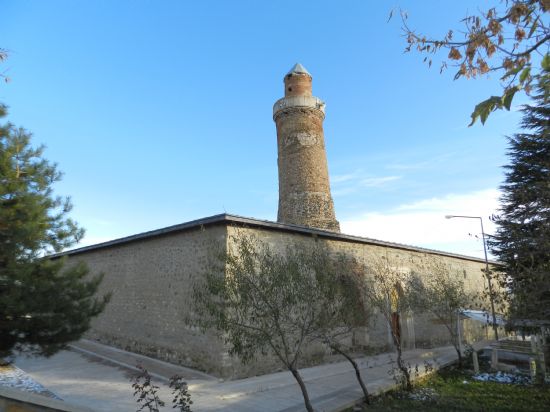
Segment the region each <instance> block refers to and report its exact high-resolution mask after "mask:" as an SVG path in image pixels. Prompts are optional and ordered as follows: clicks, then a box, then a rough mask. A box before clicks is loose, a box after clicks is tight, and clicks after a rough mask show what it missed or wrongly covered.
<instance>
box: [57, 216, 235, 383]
mask: <svg viewBox="0 0 550 412" xmlns="http://www.w3.org/2000/svg"><path fill="white" fill-rule="evenodd" d="M225 241H226V230H225V227H223V226H213V227H209V228H208V229H201V228H196V229H194V230H188V231H183V232H178V233H169V234H166V235H162V236H157V237H152V238H145V239H141V240H139V241H133V242H128V243H121V244H118V245H115V246H109V247H106V248H97V249H92V250H89V251H86V252H83V253H77V254H74V255H72V256H69V261H68V264H71V262H73V261H74V260H82V261H84V262H86V263H87V264H88V267H89V268H90V270H91V273H93V274H97V273H104V274H105V277H104V279H103V282H102V284H101V285H100V291H99V294H105V293H108V292H110V293H111V294H112V297H111V301H110V302H109V304H108V305H107V307H106V308H105V311H104V312H103V313H102V314H101V315H100V316H98V317H97V318H95V319H94V320H93V321H92V326H91V330H90V331H89V332H88V333H87V335H86V337H87V338H89V339H94V340H97V341H99V342H101V343H104V344H107V345H113V346H115V347H118V348H121V349H124V350H128V351H133V352H137V353H141V354H143V355H147V356H152V357H155V358H158V359H162V360H165V361H168V362H173V363H177V364H181V365H186V366H190V367H194V368H198V369H200V370H203V371H205V372H207V373H212V374H215V375H223V374H224V372H223V368H224V365H225V360H224V357H223V353H224V350H223V345H222V343H221V342H220V341H219V340H218V339H217V338H216V337H215V335H214V334H212V333H210V334H206V335H205V334H203V333H201V332H200V331H199V330H197V329H195V328H193V327H189V326H188V325H187V324H186V322H185V319H186V317H192V316H193V305H192V299H191V292H192V285H193V282H195V281H196V279H197V278H198V277H200V276H201V274H203V273H204V271H205V270H206V269H207V267H208V254H209V251H210V250H211V249H212V248H214V247H223V245H225ZM220 275H221V274H220Z"/></svg>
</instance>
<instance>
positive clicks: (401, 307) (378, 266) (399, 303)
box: [363, 256, 412, 390]
mask: <svg viewBox="0 0 550 412" xmlns="http://www.w3.org/2000/svg"><path fill="white" fill-rule="evenodd" d="M405 266H406V265H404V262H402V261H400V260H398V259H391V258H389V257H388V256H383V257H371V258H370V259H369V261H368V263H367V271H368V275H371V276H372V278H371V279H370V280H369V281H368V282H367V283H366V284H365V288H364V290H363V293H364V295H365V298H366V301H367V303H368V304H369V305H371V306H372V307H373V308H376V309H377V311H378V312H379V313H380V315H381V316H382V318H383V319H384V320H385V322H386V324H387V325H388V328H389V330H390V333H391V337H392V342H393V345H394V347H395V350H396V351H397V368H398V370H399V372H400V373H401V378H402V379H401V382H402V384H403V387H404V388H405V389H406V390H412V383H411V372H410V370H409V368H408V367H407V365H406V364H405V361H404V360H403V339H402V337H401V333H400V319H401V318H402V317H403V316H404V315H406V314H407V312H408V311H409V310H411V308H412V305H411V303H412V300H411V294H410V293H409V292H408V290H407V289H406V288H407V286H408V285H409V281H408V279H409V277H410V273H409V272H408V271H405V270H404V269H403V268H404V267H405Z"/></svg>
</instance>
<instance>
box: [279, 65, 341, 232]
mask: <svg viewBox="0 0 550 412" xmlns="http://www.w3.org/2000/svg"><path fill="white" fill-rule="evenodd" d="M311 80H312V77H311V75H310V74H309V73H308V71H307V70H306V69H305V68H304V66H302V65H301V64H299V63H297V64H296V65H295V66H294V67H293V68H292V69H291V70H290V71H289V72H288V73H287V75H286V76H285V79H284V82H285V97H283V98H282V99H279V100H277V101H276V102H275V105H274V106H273V120H274V121H275V124H276V125H277V147H278V152H279V158H278V166H279V213H278V216H277V221H278V222H281V223H292V224H295V225H303V226H309V227H314V228H318V229H324V230H331V231H334V232H340V224H339V223H338V221H337V220H336V217H335V215H334V203H333V201H332V196H331V195H330V183H329V179H328V166H327V156H326V153H325V138H324V134H323V120H324V119H325V103H324V102H323V101H322V100H320V99H318V98H317V97H314V96H312V95H311Z"/></svg>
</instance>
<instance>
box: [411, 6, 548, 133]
mask: <svg viewBox="0 0 550 412" xmlns="http://www.w3.org/2000/svg"><path fill="white" fill-rule="evenodd" d="M494 3H497V4H496V5H495V6H494V7H491V8H489V9H485V11H480V12H479V13H477V14H472V15H467V16H466V17H465V18H464V19H462V23H464V26H465V27H464V29H463V30H462V31H459V32H456V31H454V30H449V31H448V33H447V34H446V35H445V36H443V37H442V38H432V37H429V36H426V35H424V34H420V33H418V32H416V31H415V30H413V29H411V28H409V26H408V24H407V14H406V13H404V12H402V13H401V16H402V20H403V30H404V32H405V36H406V38H407V43H408V46H407V48H406V49H405V50H406V51H410V50H416V51H417V52H419V53H421V54H426V56H425V58H424V61H425V62H427V63H428V65H430V66H431V65H432V58H433V57H434V55H436V54H439V53H441V52H444V53H448V54H447V56H444V57H443V59H442V60H443V61H442V65H441V71H443V70H445V69H446V68H447V67H448V66H452V67H456V68H457V69H458V70H457V72H456V74H455V80H456V79H459V78H461V77H464V78H467V79H468V78H476V77H479V76H483V75H487V74H490V73H495V74H498V75H499V76H501V77H500V81H501V88H502V94H501V95H499V96H491V97H490V98H488V99H487V100H485V101H483V102H481V103H479V104H478V105H477V106H476V107H475V109H474V111H473V113H472V115H471V117H472V121H471V123H470V125H472V124H474V123H475V122H476V120H477V119H478V118H479V119H480V120H481V122H482V123H485V121H486V119H487V117H488V116H489V115H490V113H491V112H493V111H494V110H497V109H503V108H505V109H506V110H510V107H511V104H512V99H513V98H514V95H515V94H516V93H517V92H519V91H524V92H525V93H526V94H528V95H529V94H530V92H531V89H532V87H533V85H536V84H537V82H538V81H539V79H540V76H541V72H540V71H539V70H538V67H539V66H538V62H537V60H538V58H541V59H542V61H543V64H544V65H545V66H546V67H547V68H548V66H550V55H549V53H548V52H549V48H550V25H549V20H550V19H549V12H550V1H548V0H501V1H500V2H494Z"/></svg>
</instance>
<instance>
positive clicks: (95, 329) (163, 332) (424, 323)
mask: <svg viewBox="0 0 550 412" xmlns="http://www.w3.org/2000/svg"><path fill="white" fill-rule="evenodd" d="M204 221H207V222H206V223H205V224H204V225H203V224H202V223H193V222H191V223H190V224H186V225H187V226H186V228H185V229H184V230H183V229H181V230H180V229H179V228H176V229H170V228H167V229H161V230H159V231H156V232H159V233H155V234H154V235H150V234H142V235H136V236H134V237H131V238H128V239H121V240H117V241H113V242H110V243H109V244H104V245H96V246H91V247H87V248H83V249H82V250H76V251H72V252H67V253H66V255H68V261H67V264H68V265H70V264H72V263H73V262H75V261H78V260H82V261H84V262H86V263H87V264H88V266H89V268H90V271H91V273H92V274H97V273H104V274H105V277H104V280H103V282H102V284H101V286H100V291H99V293H100V294H104V293H108V292H111V293H112V298H111V301H110V303H109V304H108V305H107V307H106V309H105V311H104V312H103V313H102V314H101V315H100V316H98V317H97V318H96V319H94V320H93V321H92V328H91V330H90V331H89V332H88V333H87V336H86V337H87V338H89V339H94V340H97V341H99V342H102V343H104V344H108V345H113V346H115V347H118V348H121V349H125V350H129V351H133V352H137V353H141V354H144V355H147V356H152V357H155V358H158V359H162V360H165V361H168V362H173V363H177V364H181V365H184V366H189V367H193V368H197V369H199V370H202V371H205V372H207V373H211V374H213V375H215V376H219V377H223V378H237V377H244V376H253V375H258V374H262V373H268V372H272V371H276V370H280V369H281V367H280V365H279V364H278V362H277V361H276V360H275V359H273V358H262V359H260V360H258V361H256V362H252V363H250V364H247V365H242V364H241V363H240V361H239V360H238V359H234V358H231V357H230V356H229V355H228V353H227V350H226V348H225V347H224V345H223V344H222V342H221V341H220V340H219V339H218V338H217V337H216V334H215V333H213V332H210V333H206V334H203V333H202V332H200V331H199V330H197V329H195V328H193V327H190V326H188V324H187V323H186V321H185V320H186V318H192V317H193V316H194V308H193V304H192V298H191V293H192V287H193V284H194V283H195V282H197V281H200V280H201V279H202V275H203V274H204V273H205V270H207V269H208V268H209V267H211V252H212V250H213V249H215V248H225V247H228V242H230V241H231V236H232V235H234V234H235V233H236V231H237V230H244V231H246V232H248V233H252V234H254V235H256V236H257V237H258V238H260V239H261V240H263V241H265V242H267V243H269V244H270V245H272V246H273V247H274V248H275V249H276V250H279V251H281V252H283V251H284V250H285V248H286V247H287V246H288V245H293V244H300V243H302V244H311V243H314V242H322V243H324V244H326V245H328V247H329V248H330V249H331V250H333V251H334V252H343V253H346V254H349V255H351V256H354V257H355V258H356V259H357V260H358V261H359V262H360V263H367V262H368V259H369V258H370V257H372V256H392V257H393V258H395V259H400V260H401V261H411V259H412V260H414V259H413V258H416V259H418V258H426V257H429V256H431V255H433V254H434V253H433V252H430V251H425V250H424V251H423V250H421V249H418V248H412V247H402V245H401V246H400V245H396V244H382V242H377V241H372V240H369V239H363V238H356V237H350V236H346V235H340V234H337V233H330V232H323V231H316V230H314V229H309V228H304V227H297V226H289V225H282V224H278V223H274V222H265V221H258V220H254V219H247V218H239V217H234V216H229V215H220V216H217V217H214V218H207V219H204ZM243 225H245V226H244V227H243ZM437 256H438V258H440V259H443V260H444V261H445V262H446V263H447V264H448V265H449V266H450V267H451V268H452V270H454V271H456V272H457V273H458V275H460V276H462V277H463V278H464V280H465V282H466V285H467V287H468V288H469V289H470V290H480V289H481V288H483V284H484V278H483V276H482V272H481V269H482V268H483V267H484V263H483V262H482V261H480V260H476V259H467V258H460V257H453V256H446V255H445V254H437ZM407 269H412V268H404V270H407ZM223 275H224V274H223V270H220V276H223ZM401 329H402V336H403V339H404V346H405V347H406V348H414V347H432V346H436V345H441V344H448V343H449V339H448V335H447V332H446V330H445V327H444V326H443V325H441V324H438V323H437V322H435V321H434V319H433V318H432V317H430V316H428V315H425V314H410V316H405V317H404V318H402V319H401ZM486 333H487V331H486V328H484V327H482V326H481V327H480V325H479V324H477V323H475V324H474V323H473V322H465V323H464V331H463V336H464V337H465V338H467V339H468V340H470V341H475V340H479V339H483V338H485V336H486ZM351 342H353V343H354V344H356V345H358V346H363V347H366V348H368V350H369V351H370V352H371V353H372V352H374V353H376V352H382V351H385V350H388V349H391V348H392V342H391V336H390V333H389V330H388V327H387V325H386V324H385V322H384V321H383V320H382V319H378V321H377V322H375V324H374V325H370V326H369V327H368V328H363V329H362V330H359V331H357V333H356V334H355V336H353V337H350V343H351ZM329 360H331V356H330V354H329V353H327V351H326V350H325V348H323V347H321V346H319V345H314V346H311V347H309V348H308V349H307V353H306V357H305V358H304V362H303V364H302V365H301V366H308V365H313V364H318V363H322V362H324V361H329Z"/></svg>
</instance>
